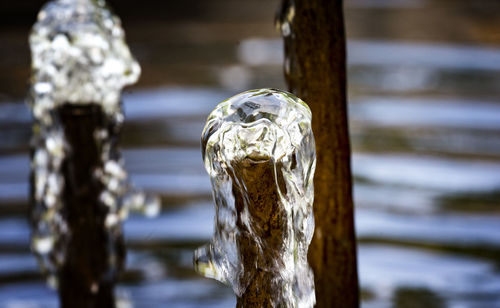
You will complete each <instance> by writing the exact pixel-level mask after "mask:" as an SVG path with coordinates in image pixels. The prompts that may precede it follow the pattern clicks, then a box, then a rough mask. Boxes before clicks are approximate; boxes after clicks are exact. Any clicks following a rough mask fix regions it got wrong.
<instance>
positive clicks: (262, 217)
mask: <svg viewBox="0 0 500 308" xmlns="http://www.w3.org/2000/svg"><path fill="white" fill-rule="evenodd" d="M231 165H232V166H233V170H234V173H232V174H230V176H231V178H232V179H233V194H234V197H235V203H236V212H237V216H238V217H241V216H242V215H243V210H244V209H245V208H247V209H248V210H249V212H250V213H249V214H250V216H251V219H252V221H253V223H254V224H253V225H252V227H253V231H254V232H255V234H252V233H251V232H249V231H250V230H247V228H248V226H247V225H245V224H244V223H243V222H242V221H241V220H238V221H237V223H236V226H237V227H238V229H239V230H240V235H239V236H238V239H237V243H238V247H239V250H240V254H241V259H242V260H241V262H242V264H243V268H245V269H247V270H246V272H245V273H244V275H245V276H246V277H245V278H244V279H247V280H248V281H249V285H248V287H247V288H246V289H245V292H244V293H243V295H242V296H240V297H238V301H237V307H241V308H243V307H245V308H248V307H250V308H251V307H255V308H258V307H274V306H273V301H275V296H276V295H277V294H275V292H276V290H280V284H281V283H283V281H282V278H281V277H280V276H279V273H280V272H279V268H274V267H276V266H277V267H279V266H280V265H281V264H279V260H281V259H282V257H281V256H280V255H276V254H279V253H280V252H281V250H282V249H281V247H282V246H283V240H284V237H285V236H284V234H283V233H284V226H286V223H285V222H284V221H283V220H284V219H286V213H285V209H284V208H283V205H282V204H280V202H279V199H280V197H279V192H278V187H277V185H276V183H275V178H281V179H282V178H283V175H282V174H281V171H280V168H279V167H276V166H275V165H274V163H273V161H272V159H271V158H270V157H258V158H256V159H252V158H250V157H249V158H245V159H243V160H241V161H236V162H232V163H231ZM275 170H276V172H278V173H279V174H277V175H276V176H275ZM281 182H282V183H283V181H281ZM285 190H286V188H285ZM245 203H247V204H246V205H245ZM255 235H256V236H257V237H255ZM256 241H263V242H264V243H261V244H260V245H262V246H264V247H266V248H267V250H266V254H265V255H260V254H259V252H258V251H256V248H257V247H258V246H259V244H257V243H256ZM273 268H274V269H273ZM250 275H251V276H250ZM276 297H277V298H279V297H278V296H276ZM281 304H282V305H283V306H285V304H286V303H281Z"/></svg>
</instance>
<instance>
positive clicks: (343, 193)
mask: <svg viewBox="0 0 500 308" xmlns="http://www.w3.org/2000/svg"><path fill="white" fill-rule="evenodd" d="M279 14H280V16H279V19H280V20H281V31H282V33H283V35H284V37H285V53H286V58H287V59H286V63H285V77H286V81H287V83H288V86H289V89H290V91H291V92H293V93H294V94H296V95H297V96H298V97H300V98H302V99H303V100H304V101H306V102H307V104H308V105H309V107H310V108H311V110H312V114H313V120H312V126H313V132H314V135H315V138H316V153H317V167H316V174H315V177H314V186H315V193H314V194H315V197H314V217H315V220H316V231H315V234H314V238H313V241H312V243H311V246H310V248H309V263H310V265H311V266H312V268H313V270H314V278H315V286H316V301H317V304H316V307H319V308H323V307H324V308H332V307H339V308H353V307H358V306H359V298H358V293H359V291H358V275H357V261H356V238H355V231H354V219H353V201H352V192H351V187H352V179H351V161H350V143H349V133H348V121H347V105H346V49H345V48H346V47H345V45H346V43H345V31H344V19H343V6H342V0H284V2H283V6H282V9H281V11H280V12H279ZM287 34H288V35H287Z"/></svg>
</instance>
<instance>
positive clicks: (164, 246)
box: [0, 0, 500, 308]
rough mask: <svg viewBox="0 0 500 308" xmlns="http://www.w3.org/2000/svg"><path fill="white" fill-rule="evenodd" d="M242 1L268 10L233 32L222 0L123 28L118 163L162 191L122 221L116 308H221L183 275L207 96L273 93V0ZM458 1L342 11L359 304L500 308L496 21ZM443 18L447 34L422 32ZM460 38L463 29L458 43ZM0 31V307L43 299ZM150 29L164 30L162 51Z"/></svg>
mask: <svg viewBox="0 0 500 308" xmlns="http://www.w3.org/2000/svg"><path fill="white" fill-rule="evenodd" d="M189 3H191V2H189ZM255 3H259V4H260V5H262V6H263V7H265V8H268V9H269V10H270V11H269V12H268V13H266V12H267V11H266V10H264V12H260V11H259V13H255V12H256V11H258V10H254V11H252V10H250V9H249V12H251V13H252V14H255V17H252V18H253V19H252V18H250V17H246V19H245V18H241V16H247V15H244V14H243V15H241V14H240V15H237V16H239V19H238V18H236V17H234V19H227V18H229V17H224V18H226V19H224V20H225V22H231V23H232V25H233V30H234V33H233V32H231V33H229V31H222V30H224V29H225V27H227V24H218V23H217V20H219V19H220V18H222V17H221V14H220V13H218V11H224V10H221V9H226V10H227V9H229V8H233V9H234V7H233V6H231V3H230V1H222V0H217V1H214V2H213V4H211V5H210V6H208V5H207V7H206V8H205V9H206V13H204V15H203V14H202V15H203V16H204V17H203V18H201V19H200V21H198V20H195V21H193V19H191V20H187V21H184V20H180V21H171V22H169V24H168V25H165V24H162V23H160V22H157V23H156V24H154V25H152V24H151V23H149V24H148V23H144V22H141V23H131V24H129V25H128V26H127V22H126V20H125V26H126V27H128V29H126V30H127V33H130V37H129V39H130V41H131V45H132V49H133V51H134V54H137V55H138V58H139V61H140V62H141V64H142V65H143V67H144V73H143V79H142V81H141V82H142V83H141V84H140V85H139V86H138V87H137V88H135V89H133V90H129V91H128V92H127V93H126V94H125V95H124V98H123V99H124V111H125V113H126V115H127V122H126V124H125V127H124V132H123V138H122V145H123V146H124V147H125V149H124V151H123V154H124V157H125V160H126V165H127V169H128V171H129V173H130V177H131V180H132V182H133V183H134V184H135V185H136V186H138V187H140V188H144V189H145V190H146V191H148V192H153V193H159V194H160V195H161V197H162V212H161V214H160V215H159V216H158V217H157V218H154V219H148V218H145V217H142V216H132V217H131V218H130V219H129V220H128V221H127V222H126V223H125V226H124V232H125V235H126V241H127V245H128V247H129V251H128V258H127V264H128V266H127V272H126V273H125V274H124V275H123V277H122V279H121V283H120V285H119V288H118V291H117V292H118V294H119V297H120V300H121V303H122V304H123V305H124V306H123V307H129V306H127V305H133V307H163V306H169V307H234V306H235V298H234V295H233V292H232V290H231V289H230V288H228V287H225V286H223V285H222V284H220V283H218V282H215V281H212V280H208V279H204V278H201V277H200V276H198V275H197V274H196V273H195V272H194V270H193V266H192V251H193V250H194V249H195V248H197V247H199V246H200V245H202V244H203V243H206V242H208V241H209V239H210V237H211V236H212V234H213V217H214V206H213V203H212V200H211V187H210V179H209V178H208V176H207V175H206V173H205V171H204V167H203V161H202V157H201V150H200V142H199V140H200V137H201V132H202V129H203V125H204V123H205V120H206V117H207V116H208V114H209V113H210V111H211V110H212V109H213V108H214V107H215V106H216V104H217V103H218V102H220V101H221V100H223V99H225V98H228V97H230V96H232V95H234V94H235V93H237V92H239V91H240V90H246V89H249V88H256V87H284V83H283V78H282V68H281V61H282V56H281V46H282V45H281V42H280V40H279V38H278V35H279V34H278V33H276V32H274V28H273V24H272V16H273V14H274V12H273V11H272V10H271V8H273V9H274V7H277V2H276V1H275V2H272V1H271V2H269V4H262V3H260V2H259V1H249V3H248V4H245V5H247V6H248V7H249V8H252V5H256V4H255ZM266 3H267V2H266ZM464 3H465V2H464ZM464 3H462V2H460V1H459V2H456V3H455V4H449V5H445V4H443V1H440V0H432V1H430V0H429V1H380V2H378V1H366V0H356V1H354V0H353V1H351V2H348V3H347V17H348V20H347V24H348V34H349V37H350V38H351V41H350V43H349V46H348V47H349V52H350V59H349V71H350V89H349V90H350V91H349V92H350V106H349V108H350V124H351V136H352V141H353V150H354V155H353V172H354V176H355V188H354V194H355V203H356V227H357V233H358V239H359V270H360V281H361V286H362V290H363V292H362V294H363V307H395V308H405V307H481V308H485V307H500V270H499V269H500V203H499V200H500V109H499V108H500V102H499V100H498V97H499V96H498V95H499V94H500V92H499V91H498V82H499V81H500V68H499V67H498V61H497V60H498V51H499V50H500V47H499V46H494V45H491V43H492V39H491V38H492V37H494V35H495V33H496V32H495V31H497V29H498V27H496V26H495V25H496V24H495V22H496V21H495V20H496V19H495V18H489V17H488V16H490V15H488V14H487V13H488V11H494V12H497V13H498V12H499V11H500V10H499V7H498V6H495V5H494V4H491V3H490V2H488V1H479V2H477V3H483V4H484V7H486V8H483V9H482V10H481V7H482V6H481V5H479V4H478V5H477V6H478V7H479V8H476V7H475V10H472V9H470V8H469V7H468V6H467V5H469V4H464ZM475 3H476V2H475ZM488 3H490V4H488ZM470 5H472V4H470ZM487 5H489V6H487ZM436 10H437V11H439V12H440V14H441V16H444V17H439V18H438V17H435V16H434V15H433V14H434V13H433V12H435V11H436ZM463 12H466V13H463ZM200 14H201V13H200ZM248 14H250V13H248ZM252 16H253V15H252ZM122 17H123V16H122ZM125 18H126V14H125ZM363 18H365V19H363ZM442 19H444V20H447V21H448V22H450V23H451V22H455V23H456V22H457V21H460V23H457V24H456V27H453V28H449V27H444V26H443V27H436V26H435V25H436V24H437V23H438V22H439V20H442ZM228 20H229V21H228ZM441 22H442V21H441ZM431 25H433V26H434V28H432V31H431V30H430V29H429V27H430V26H431ZM416 26H419V28H418V29H417V27H416ZM464 27H465V28H466V29H475V30H474V31H475V32H474V31H472V30H471V31H469V32H466V31H462V32H460V35H458V34H457V32H456V31H458V30H457V29H463V28H464ZM400 28H404V30H405V31H399V29H400ZM221 29H222V30H221ZM0 32H1V33H5V34H8V36H7V35H6V36H3V37H0V39H1V40H2V41H6V42H10V43H9V44H12V52H11V53H9V52H7V51H2V55H3V57H2V60H3V61H2V62H0V66H1V67H2V68H3V69H4V70H5V71H6V72H10V73H9V74H8V75H9V76H10V78H5V77H2V78H0V92H1V93H0V94H1V95H0V98H2V102H1V103H0V308H28V307H29V308H31V307H51V308H52V307H56V306H57V297H56V294H55V293H54V292H53V291H51V290H50V289H49V288H48V287H47V286H46V285H45V284H44V282H43V280H42V278H41V276H40V275H39V273H38V268H37V265H36V260H35V258H34V257H33V256H32V255H31V254H30V251H29V229H28V223H27V220H26V213H27V210H28V207H27V200H28V199H27V192H28V174H29V158H28V140H29V137H30V132H31V128H30V121H31V117H30V114H29V110H28V108H27V106H26V105H24V104H23V103H22V95H21V94H20V93H22V91H18V90H16V88H15V87H12V89H11V86H10V85H12V84H21V85H22V86H24V85H25V84H26V83H25V80H26V78H27V77H26V78H25V76H24V75H23V74H22V73H19V74H16V72H18V70H20V71H21V72H26V73H27V72H28V67H27V65H26V64H23V65H24V66H22V68H18V67H17V66H15V65H18V64H15V65H14V64H10V63H19V62H16V61H17V60H16V56H15V55H13V54H12V53H14V54H16V53H17V52H14V51H19V54H22V52H23V51H22V50H24V49H23V46H25V45H22V44H24V43H16V42H24V40H25V39H26V35H27V34H26V33H25V32H23V31H14V30H12V29H11V28H9V29H8V28H5V29H0ZM150 32H151V34H155V33H156V34H157V33H166V34H165V35H163V36H162V39H164V40H165V43H159V42H158V40H157V39H156V37H155V38H150V37H149V33H150ZM186 33H187V34H186ZM200 50H203V52H200ZM19 65H20V64H19ZM25 75H26V74H25ZM22 86H18V87H21V88H22ZM127 303H128V304H127Z"/></svg>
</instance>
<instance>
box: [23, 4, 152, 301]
mask: <svg viewBox="0 0 500 308" xmlns="http://www.w3.org/2000/svg"><path fill="white" fill-rule="evenodd" d="M29 42H30V47H31V53H32V76H31V92H30V97H29V102H30V106H31V108H32V112H33V117H34V125H33V127H34V129H33V132H34V135H33V140H32V144H33V155H32V163H31V165H32V175H31V203H32V228H33V231H32V248H33V250H34V252H35V254H36V255H37V256H38V258H39V261H40V265H41V267H42V269H43V270H44V272H46V273H47V274H48V275H50V278H49V281H50V282H52V284H53V285H54V286H58V289H59V295H60V300H61V307H63V308H64V307H72V308H75V307H76V308H78V307H82V308H83V307H85V308H88V307H106V308H112V307H114V306H115V302H114V294H113V286H114V283H115V281H116V277H117V272H118V271H119V270H120V269H121V267H122V266H123V260H124V253H125V250H124V245H123V238H122V231H121V220H122V219H123V218H124V217H126V216H127V215H126V213H127V212H128V210H129V206H130V204H129V202H127V200H131V199H137V198H134V195H139V196H142V200H145V199H147V198H144V196H143V193H142V192H135V190H133V189H132V188H131V185H130V184H129V181H128V179H127V173H126V171H125V168H124V164H123V160H122V159H121V155H120V151H119V148H118V144H117V143H118V135H119V132H120V130H121V125H122V122H123V119H124V116H123V112H122V109H121V90H122V89H123V87H124V86H127V85H129V84H132V83H134V82H136V81H137V79H138V77H139V75H140V67H139V64H138V63H137V62H136V61H135V59H134V58H133V57H132V55H131V53H130V50H129V48H128V46H127V44H126V42H125V38H124V32H123V29H122V28H121V22H120V20H119V19H118V17H116V16H115V15H113V14H112V13H111V12H110V10H109V9H108V8H107V7H106V5H105V3H104V1H103V0H55V1H51V2H48V3H47V4H46V5H45V6H44V7H43V8H42V10H41V11H40V13H39V15H38V20H37V22H36V23H35V25H34V26H33V29H32V32H31V35H30V39H29ZM136 207H139V208H140V207H141V206H140V205H139V206H136Z"/></svg>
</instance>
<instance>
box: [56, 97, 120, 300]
mask: <svg viewBox="0 0 500 308" xmlns="http://www.w3.org/2000/svg"><path fill="white" fill-rule="evenodd" d="M57 113H58V116H59V119H60V121H61V125H62V127H63V129H64V134H65V137H66V141H67V143H68V146H69V151H68V155H67V157H66V158H65V161H64V162H63V166H62V174H63V176H64V180H65V185H64V192H63V195H62V199H63V204H64V209H63V213H64V214H63V215H64V216H65V219H66V221H67V223H68V228H69V232H70V237H69V238H70V241H69V243H68V246H67V248H66V249H67V250H66V258H65V263H64V265H63V266H62V268H61V269H59V272H58V279H59V297H60V303H61V307H62V308H114V307H115V299H114V284H115V280H116V271H117V268H115V267H116V266H118V267H121V266H122V265H123V259H124V258H123V257H124V254H125V250H124V244H123V240H122V238H121V237H120V238H119V240H118V241H114V240H112V239H110V236H109V232H108V231H107V229H106V227H105V219H106V214H107V210H106V207H105V206H104V205H103V204H101V202H100V201H99V195H100V193H101V191H102V190H103V189H104V186H103V184H102V183H101V182H100V181H99V180H98V179H96V177H95V175H94V174H93V173H94V170H95V169H96V168H98V167H102V166H101V165H102V159H101V155H102V141H99V139H98V138H96V137H95V132H96V131H97V130H102V129H105V130H107V131H108V134H109V135H110V138H117V130H118V128H117V127H114V125H113V124H112V123H109V120H108V118H107V116H106V115H105V114H104V112H103V111H102V108H101V107H100V106H99V105H97V104H87V105H75V104H66V105H63V106H61V107H59V108H58V109H57ZM113 246H114V247H113ZM112 249H113V250H114V251H116V252H117V253H116V255H117V257H116V259H114V260H110V256H111V250H112Z"/></svg>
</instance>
